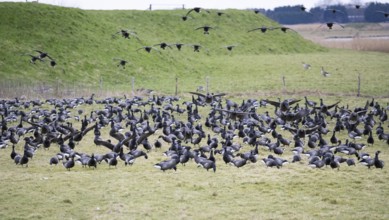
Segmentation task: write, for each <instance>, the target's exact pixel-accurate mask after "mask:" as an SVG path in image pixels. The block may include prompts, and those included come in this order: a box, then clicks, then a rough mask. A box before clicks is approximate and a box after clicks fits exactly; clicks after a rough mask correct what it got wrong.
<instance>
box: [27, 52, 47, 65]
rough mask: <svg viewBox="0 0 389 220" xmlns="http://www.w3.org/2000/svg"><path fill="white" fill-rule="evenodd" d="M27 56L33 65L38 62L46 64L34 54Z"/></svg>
mask: <svg viewBox="0 0 389 220" xmlns="http://www.w3.org/2000/svg"><path fill="white" fill-rule="evenodd" d="M25 55H26V56H30V57H31V59H30V63H32V64H35V62H36V61H37V60H39V61H41V62H45V61H44V60H43V59H42V58H40V57H39V56H35V55H32V54H25Z"/></svg>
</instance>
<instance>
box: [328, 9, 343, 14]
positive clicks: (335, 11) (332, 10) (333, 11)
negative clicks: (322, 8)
mask: <svg viewBox="0 0 389 220" xmlns="http://www.w3.org/2000/svg"><path fill="white" fill-rule="evenodd" d="M326 11H331V12H332V13H333V14H335V13H341V14H344V12H343V11H341V10H338V9H335V8H327V9H326Z"/></svg>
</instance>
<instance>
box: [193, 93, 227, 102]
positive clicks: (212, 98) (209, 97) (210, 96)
mask: <svg viewBox="0 0 389 220" xmlns="http://www.w3.org/2000/svg"><path fill="white" fill-rule="evenodd" d="M189 93H190V94H194V95H198V96H200V97H202V98H204V99H205V102H206V103H207V104H211V103H212V102H213V101H217V99H218V97H221V96H225V95H226V93H219V94H213V93H207V94H202V93H199V92H189Z"/></svg>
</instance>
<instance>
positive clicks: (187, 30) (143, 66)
mask: <svg viewBox="0 0 389 220" xmlns="http://www.w3.org/2000/svg"><path fill="white" fill-rule="evenodd" d="M0 12H1V13H0V28H1V30H6V31H2V32H1V33H0V37H1V39H4V40H2V42H1V48H3V49H2V51H1V52H0V59H1V64H2V68H1V70H0V76H1V77H2V78H3V79H13V80H26V79H27V80H38V81H39V80H43V79H44V80H46V81H49V82H53V81H55V80H57V79H61V80H63V81H64V82H68V83H69V82H74V81H81V82H84V83H85V82H86V83H87V84H92V83H95V84H97V82H98V80H99V78H100V77H102V78H103V80H104V82H106V83H107V84H109V85H112V84H119V85H118V86H123V84H125V83H126V84H128V81H129V79H130V76H134V77H136V79H137V81H138V82H140V84H145V86H147V87H152V88H153V89H158V90H162V91H165V92H169V91H168V90H167V89H165V88H164V87H163V86H158V85H157V86H156V85H153V84H154V83H149V82H150V79H152V80H153V82H155V81H160V80H161V79H165V78H170V77H172V75H174V76H173V77H172V78H173V79H174V78H175V77H180V78H184V79H187V80H191V81H193V80H196V78H197V77H198V78H201V79H204V77H205V76H206V75H207V74H210V71H212V69H213V68H214V66H217V65H219V63H220V62H221V61H224V59H230V56H229V54H228V53H227V52H226V50H222V49H221V47H222V46H225V45H231V44H236V45H238V47H237V48H236V50H234V52H233V54H234V56H233V57H235V58H236V59H240V60H242V61H243V62H242V66H245V65H246V64H245V63H244V61H245V60H246V59H248V60H252V59H257V55H263V54H272V53H273V54H288V53H306V52H315V51H316V52H317V51H325V49H323V48H320V47H318V46H316V45H314V44H313V43H310V42H307V41H305V40H304V39H303V38H301V37H300V36H299V35H297V34H296V33H293V32H290V33H287V34H283V33H282V32H281V31H271V32H269V33H266V34H262V33H260V31H255V32H251V33H247V30H250V29H253V28H256V27H260V26H262V25H266V26H277V24H276V23H275V22H272V21H270V20H268V19H267V18H265V17H264V16H262V15H257V14H254V13H252V12H250V11H241V10H228V11H225V12H226V14H227V16H226V15H224V16H221V17H219V16H217V15H216V14H215V13H214V12H213V13H212V12H211V13H210V14H207V13H200V14H193V16H192V19H188V20H187V21H185V22H184V21H182V20H181V18H180V16H182V15H183V14H185V13H186V11H181V10H175V11H83V10H79V9H69V8H62V7H54V6H48V5H42V4H25V3H1V4H0ZM15 15H17V16H15ZM206 24H207V25H210V26H216V27H217V29H216V30H211V32H210V34H209V35H204V34H203V33H202V32H203V31H202V30H197V31H195V30H194V29H195V28H196V27H199V26H203V25H206ZM120 29H132V30H134V31H136V32H137V33H138V35H139V38H140V39H141V42H138V41H136V40H135V39H130V40H126V39H124V38H122V37H120V36H119V35H117V36H118V38H117V39H115V40H114V39H112V38H111V35H112V34H114V33H116V32H117V31H119V30H120ZM160 42H167V43H176V42H183V43H188V44H194V43H197V44H201V45H203V46H204V47H205V48H206V49H207V50H208V51H209V53H208V55H207V53H206V52H205V50H202V52H200V53H193V50H192V48H189V47H187V48H184V49H183V51H182V52H178V51H177V50H176V49H174V50H167V51H162V55H159V54H158V53H151V54H147V53H145V52H144V51H139V52H136V51H135V50H136V49H138V48H140V47H141V46H143V45H154V44H157V43H160ZM34 49H40V50H44V51H47V52H49V54H51V55H52V56H53V57H54V58H55V59H56V60H57V62H58V66H57V68H56V69H54V70H53V69H51V68H50V67H49V65H48V64H43V65H41V63H38V64H37V65H31V64H29V62H28V60H29V57H27V56H22V57H21V56H19V55H21V54H25V53H33V50H34ZM114 57H121V58H123V59H127V60H129V61H130V62H131V65H130V66H129V67H128V68H127V69H126V70H121V69H119V68H116V62H114V61H112V58H114ZM208 60H212V61H211V63H209V61H208ZM232 61H235V59H233V60H232ZM216 62H218V63H216ZM228 62H230V60H228ZM222 63H224V64H227V63H226V62H222ZM172 73H173V74H172ZM224 74H228V75H236V74H235V71H232V70H229V69H225V70H224Z"/></svg>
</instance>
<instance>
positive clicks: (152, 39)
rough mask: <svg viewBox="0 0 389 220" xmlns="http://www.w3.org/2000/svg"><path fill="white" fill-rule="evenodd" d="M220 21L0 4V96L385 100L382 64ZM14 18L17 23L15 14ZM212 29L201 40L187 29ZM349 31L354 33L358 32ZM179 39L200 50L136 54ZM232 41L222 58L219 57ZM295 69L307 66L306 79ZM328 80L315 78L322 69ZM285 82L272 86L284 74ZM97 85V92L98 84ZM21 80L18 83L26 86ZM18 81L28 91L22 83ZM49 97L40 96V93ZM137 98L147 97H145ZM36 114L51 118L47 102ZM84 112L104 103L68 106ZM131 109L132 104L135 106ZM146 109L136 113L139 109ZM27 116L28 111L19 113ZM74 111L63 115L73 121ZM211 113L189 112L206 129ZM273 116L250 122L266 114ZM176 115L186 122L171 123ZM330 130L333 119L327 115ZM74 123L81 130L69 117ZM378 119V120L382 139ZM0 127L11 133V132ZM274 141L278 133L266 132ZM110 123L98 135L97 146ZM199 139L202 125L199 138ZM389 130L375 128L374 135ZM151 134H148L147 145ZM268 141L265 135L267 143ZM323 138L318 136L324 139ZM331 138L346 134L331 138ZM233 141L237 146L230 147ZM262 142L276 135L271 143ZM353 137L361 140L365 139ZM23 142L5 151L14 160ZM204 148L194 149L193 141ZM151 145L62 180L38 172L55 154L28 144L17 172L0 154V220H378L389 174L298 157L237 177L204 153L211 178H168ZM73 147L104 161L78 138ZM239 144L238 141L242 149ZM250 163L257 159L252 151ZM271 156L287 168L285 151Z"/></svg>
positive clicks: (62, 173)
mask: <svg viewBox="0 0 389 220" xmlns="http://www.w3.org/2000/svg"><path fill="white" fill-rule="evenodd" d="M226 13H227V14H228V15H229V17H223V16H222V17H217V16H216V15H215V14H212V13H211V14H206V13H201V14H193V17H194V19H190V20H188V21H186V22H183V21H181V18H180V16H182V15H183V14H185V11H181V10H174V11H120V10H119V11H83V10H79V9H69V8H62V7H54V6H49V5H43V4H30V3H0V29H1V30H2V31H1V32H0V39H2V40H1V41H0V47H1V48H2V49H1V50H0V66H1V68H0V77H1V79H2V80H1V81H0V97H1V98H2V99H3V98H14V97H20V96H22V95H23V96H25V97H27V99H33V98H41V99H44V98H51V97H52V96H58V97H60V98H63V97H66V96H68V97H81V96H85V97H87V96H90V94H91V93H92V92H95V93H96V92H98V94H97V98H98V99H100V98H104V97H105V96H106V95H115V96H117V97H123V95H127V96H131V81H132V78H134V79H135V89H139V88H147V89H153V90H155V91H156V92H157V93H158V94H163V95H172V94H174V93H175V82H176V78H178V95H179V96H180V98H181V100H180V101H179V103H181V102H183V101H186V100H189V99H190V95H189V93H188V92H189V91H194V90H195V89H196V87H197V86H199V85H202V86H206V78H208V82H209V90H210V92H215V93H217V92H225V93H227V95H226V97H225V98H228V99H232V100H234V101H236V102H238V103H241V102H242V100H247V99H248V98H253V99H258V100H259V99H262V98H263V99H266V98H269V99H274V100H276V98H278V97H280V98H281V99H286V98H292V97H293V98H302V97H303V96H305V95H306V96H308V97H309V98H310V99H314V100H315V101H318V99H319V98H321V97H324V100H325V103H326V104H331V103H334V102H336V101H341V102H340V105H341V106H349V108H350V109H351V108H354V107H356V106H363V105H364V104H365V103H366V101H367V100H369V101H370V100H371V97H375V98H376V101H378V102H379V103H380V104H381V106H382V107H386V105H387V103H389V97H388V86H389V81H388V80H386V79H387V70H388V68H389V64H388V62H387V60H388V58H389V55H388V54H385V53H376V52H355V51H347V50H333V49H331V50H329V49H326V48H323V47H320V46H317V45H315V44H314V43H312V42H310V41H306V40H304V39H303V38H302V37H301V36H300V35H298V34H296V33H293V32H290V33H286V34H283V33H276V32H269V33H266V34H262V33H259V32H253V33H247V30H250V29H252V28H256V27H260V26H261V25H267V26H275V25H277V24H276V23H274V22H272V21H270V20H268V19H266V18H265V17H263V16H261V15H256V14H254V13H252V12H250V11H241V10H228V11H226ZM16 15H17V16H16ZM205 24H208V25H211V26H212V25H215V26H217V27H218V28H217V29H216V30H211V32H210V35H209V36H204V35H203V34H202V31H200V30H199V31H194V30H193V29H194V28H195V27H198V26H202V25H205ZM121 28H123V29H125V28H130V29H132V30H134V31H137V32H138V35H139V38H140V39H141V40H142V42H137V41H136V40H135V39H130V40H125V39H123V38H122V37H120V36H118V38H117V39H112V38H111V35H112V34H114V33H115V32H117V31H118V30H120V29H121ZM355 28H366V27H365V26H361V27H357V26H356V27H355ZM162 41H165V42H167V43H175V42H184V43H199V44H202V45H203V46H204V47H206V48H207V49H208V52H209V53H206V50H202V51H201V52H200V53H193V52H192V49H191V48H189V47H185V48H184V49H183V51H181V52H177V51H176V49H173V50H170V49H167V50H166V51H161V52H162V54H161V55H159V54H158V53H150V54H147V53H145V52H144V51H139V52H136V51H135V50H136V49H137V48H139V47H141V46H143V45H152V44H157V43H160V42H162ZM228 44H238V46H237V47H236V48H235V49H234V51H233V52H232V54H229V53H227V51H224V50H220V47H222V46H224V45H228ZM34 49H40V50H45V51H48V52H49V53H50V55H52V56H53V57H54V58H55V59H57V62H58V66H57V67H56V68H55V69H52V68H50V67H49V65H48V63H37V64H36V65H32V64H29V57H27V56H20V55H21V54H25V53H32V52H33V51H32V50H34ZM114 57H121V58H124V59H128V60H129V61H130V62H131V63H130V65H128V66H127V68H126V69H124V70H123V69H121V68H117V67H116V65H117V64H116V63H115V62H114V61H112V58H114ZM301 62H306V63H310V64H311V65H312V69H310V70H308V71H304V69H303V68H302V65H301ZM321 66H324V67H325V69H326V70H327V71H329V72H331V73H332V75H331V76H330V77H328V78H324V77H322V76H321V75H320V67H321ZM359 74H360V76H361V79H362V81H361V95H362V97H356V93H357V83H358V81H357V77H358V75H359ZM283 77H284V78H285V82H286V86H285V87H284V86H283V83H282V78H283ZM100 80H102V82H103V84H102V85H101V87H100V82H99V81H100ZM27 83H28V84H31V85H30V86H29V85H27ZM26 85H27V88H24V87H25V86H26ZM46 87H47V88H49V89H51V90H50V91H49V92H47V94H45V93H43V92H42V91H44V89H45V88H46ZM144 98H145V99H147V97H146V96H144ZM43 108H46V109H49V110H52V109H53V107H52V106H48V105H47V104H46V105H44V106H43ZM78 108H82V109H84V112H86V113H87V112H90V111H92V110H96V109H102V108H103V106H99V105H93V106H80V107H78ZM139 108H141V107H139ZM146 108H147V107H146ZM21 110H23V111H25V112H28V111H29V110H31V109H21ZM76 110H77V109H72V110H71V111H72V115H75V114H76V113H75V111H76ZM209 110H210V109H209V107H206V108H205V109H200V111H201V114H202V115H203V119H202V120H201V121H200V122H199V123H203V122H204V117H205V115H206V114H207V113H208V112H209ZM273 110H274V109H273V108H272V107H268V108H260V109H258V113H264V112H265V111H269V112H273ZM176 118H177V119H180V120H186V115H182V116H178V115H177V116H176ZM327 121H328V122H329V125H328V127H329V128H330V129H332V128H333V126H334V124H335V121H334V120H330V119H327ZM70 122H72V123H73V124H74V126H75V127H77V128H79V125H80V124H79V122H75V121H70ZM387 125H388V124H387V122H386V123H385V124H383V126H384V127H385V131H386V130H387ZM10 126H11V125H10ZM277 129H278V131H279V132H280V133H282V134H283V136H285V137H288V138H291V135H290V134H289V133H286V132H285V131H282V130H281V129H279V128H277ZM108 130H109V128H103V129H102V133H103V135H102V137H103V138H104V139H108V138H109V135H108ZM206 132H207V133H210V131H209V130H206ZM386 132H387V131H386ZM159 134H160V132H159V133H157V134H156V135H154V136H152V137H151V138H150V140H149V141H150V143H153V142H154V141H155V139H156V138H157V135H159ZM267 136H270V135H267ZM325 138H326V140H329V138H330V135H327V136H326V137H325ZM339 138H341V139H342V140H344V139H346V138H347V133H346V132H345V131H343V132H342V133H341V134H339ZM235 141H237V142H241V140H238V139H236V140H235ZM273 141H274V140H273ZM358 142H362V143H365V142H366V137H363V138H362V139H361V140H359V141H358ZM23 144H24V142H23V141H21V142H20V143H19V144H18V145H17V146H16V150H17V151H18V152H21V151H22V149H23ZM203 145H205V140H203V142H202V143H201V145H200V146H203ZM168 147H169V145H168V144H164V145H163V147H162V149H160V150H152V151H151V152H149V153H148V154H149V159H148V160H145V159H143V158H139V159H137V160H136V162H135V164H134V165H133V166H131V167H125V166H124V165H123V163H122V162H121V163H119V165H118V167H117V168H108V165H107V164H104V163H103V164H101V165H99V166H98V168H97V169H96V170H93V169H89V168H82V167H81V165H76V167H75V168H74V169H72V170H71V171H66V170H65V169H64V168H63V167H62V166H61V165H59V166H57V167H50V165H49V159H50V158H51V157H52V156H54V155H55V154H56V153H57V152H58V147H57V146H56V145H54V146H52V147H51V148H50V149H49V150H48V151H45V150H42V149H39V151H38V152H37V154H36V155H35V156H34V159H32V160H31V161H30V162H29V167H28V168H21V167H20V166H15V164H14V163H13V161H11V159H10V158H9V155H10V152H11V148H10V147H8V148H6V149H2V150H0V178H1V183H2V187H0V195H1V196H0V207H1V208H0V219H328V218H330V219H334V218H335V219H388V217H389V211H387V209H386V206H387V204H388V202H389V200H388V195H389V187H388V184H387V182H388V180H389V179H388V177H389V175H388V171H387V167H385V168H384V169H383V170H377V169H371V170H368V169H367V168H366V167H364V166H362V165H360V164H357V166H356V167H346V166H345V165H343V164H342V166H341V168H340V170H339V171H338V170H331V168H323V169H321V170H316V169H311V168H310V167H308V166H307V162H308V161H307V158H306V157H304V159H303V161H302V162H301V163H299V164H288V165H285V167H283V168H281V169H272V168H266V167H265V166H264V165H263V164H262V163H261V162H258V163H256V164H248V165H246V166H244V167H242V168H239V169H238V168H235V167H233V166H230V165H225V164H224V163H223V162H222V160H221V157H220V155H217V156H216V159H217V171H216V173H213V172H207V171H206V170H204V169H202V168H197V167H196V166H195V164H194V162H189V163H188V164H187V165H186V166H181V165H179V166H178V170H177V171H176V172H174V171H166V172H162V171H159V170H157V169H155V168H154V167H153V165H154V164H155V163H157V162H159V161H161V160H164V159H165V157H164V156H163V155H162V152H163V151H165V150H167V148H168ZM76 149H77V151H79V152H84V153H88V154H91V153H105V152H107V150H106V149H105V148H103V147H96V146H95V145H94V143H93V134H92V133H90V134H88V135H87V136H86V137H85V138H84V139H83V140H82V141H81V143H80V144H79V145H77V146H76ZM248 150H250V147H249V146H247V145H243V148H242V151H245V152H246V151H248ZM377 150H381V151H382V154H381V155H380V156H381V159H382V160H384V161H385V162H386V163H388V162H387V161H389V152H388V146H387V144H386V143H384V142H380V141H378V140H377V139H376V144H375V145H374V146H369V147H367V148H366V149H365V150H364V151H366V152H368V153H370V154H374V152H375V151H377ZM259 154H260V156H259V158H260V159H261V158H264V157H266V156H267V155H268V154H269V152H268V151H266V150H265V149H263V148H260V152H259ZM282 157H283V158H285V159H288V160H291V158H292V152H291V151H290V150H289V148H287V149H286V151H285V153H284V155H282Z"/></svg>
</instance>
